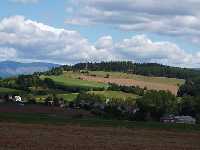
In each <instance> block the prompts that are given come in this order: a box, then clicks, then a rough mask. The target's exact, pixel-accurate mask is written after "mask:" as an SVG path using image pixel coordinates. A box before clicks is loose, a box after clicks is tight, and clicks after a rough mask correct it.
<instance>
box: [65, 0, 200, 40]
mask: <svg viewBox="0 0 200 150" xmlns="http://www.w3.org/2000/svg"><path fill="white" fill-rule="evenodd" d="M71 3H72V5H73V6H74V7H75V8H79V9H77V11H76V12H72V14H71V15H72V18H73V21H71V24H73V23H74V24H76V25H77V24H81V25H83V24H84V23H82V22H81V21H85V20H87V24H86V25H91V24H95V23H96V24H98V23H103V24H110V25H114V26H116V27H118V28H119V29H121V30H124V31H135V32H140V33H141V32H142V33H144V32H151V33H156V34H162V35H170V36H177V37H180V36H181V38H184V39H189V40H190V39H193V38H195V39H197V38H198V41H199V40H200V38H199V37H200V12H199V6H200V1H199V0H181V1H180V0H166V1H163V0H84V1H83V0H76V1H74V0H73V1H71ZM70 7H71V6H70ZM72 18H71V19H72ZM67 20H68V21H70V18H68V19H67ZM66 22H67V21H66ZM191 42H193V40H191Z"/></svg>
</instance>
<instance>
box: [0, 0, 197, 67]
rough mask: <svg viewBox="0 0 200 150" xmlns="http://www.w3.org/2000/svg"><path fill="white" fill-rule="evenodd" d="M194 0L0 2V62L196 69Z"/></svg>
mask: <svg viewBox="0 0 200 150" xmlns="http://www.w3.org/2000/svg"><path fill="white" fill-rule="evenodd" d="M199 9H200V1H199V0H167V1H163V0H2V1H0V61H5V60H13V61H21V62H33V61H43V62H52V63H59V64H74V63H78V62H87V61H90V62H100V61H118V60H120V61H121V60H124V61H133V62H141V63H143V62H155V63H161V64H164V65H170V66H178V67H192V68H194V67H195V68H196V67H197V68H200V49H199V46H200V11H199Z"/></svg>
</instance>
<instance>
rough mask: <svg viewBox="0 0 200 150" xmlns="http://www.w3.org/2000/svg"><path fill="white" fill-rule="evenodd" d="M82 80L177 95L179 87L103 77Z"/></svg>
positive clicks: (89, 77)
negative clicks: (168, 92) (162, 91)
mask: <svg viewBox="0 0 200 150" xmlns="http://www.w3.org/2000/svg"><path fill="white" fill-rule="evenodd" d="M80 79H82V80H87V81H96V82H101V83H116V84H119V85H125V86H139V87H141V88H144V87H147V89H149V90H164V91H170V92H172V93H173V94H175V95H176V94H177V92H178V86H176V85H168V84H161V83H152V82H146V81H138V80H133V79H122V78H103V77H92V76H81V77H80Z"/></svg>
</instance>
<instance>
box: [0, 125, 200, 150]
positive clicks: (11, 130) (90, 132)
mask: <svg viewBox="0 0 200 150" xmlns="http://www.w3.org/2000/svg"><path fill="white" fill-rule="evenodd" d="M199 139H200V133H199V132H176V131H167V130H159V129H127V128H111V127H83V126H80V125H50V124H48V125H42V124H22V123H4V122H1V123H0V146H1V147H0V149H1V150H10V149H12V150H26V149H28V150H44V149H48V150H55V149H59V150H66V149H67V150H199V149H200V143H199Z"/></svg>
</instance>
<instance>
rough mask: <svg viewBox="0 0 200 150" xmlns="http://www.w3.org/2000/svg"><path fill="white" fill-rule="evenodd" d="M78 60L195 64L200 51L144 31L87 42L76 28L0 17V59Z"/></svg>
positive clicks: (57, 61) (198, 59) (189, 65)
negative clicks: (129, 35)
mask: <svg viewBox="0 0 200 150" xmlns="http://www.w3.org/2000/svg"><path fill="white" fill-rule="evenodd" d="M8 59H9V60H22V61H24V60H26V61H48V62H56V63H64V64H65V63H76V62H81V61H110V60H131V61H136V62H157V63H162V64H167V65H174V66H182V67H195V66H199V63H200V52H197V53H196V54H190V53H188V52H186V51H185V50H184V49H181V48H180V47H179V46H178V45H176V44H175V43H172V42H167V41H152V40H151V39H150V38H148V37H147V36H145V35H137V36H133V37H131V38H127V39H122V40H120V41H118V42H114V41H113V38H112V37H111V36H109V35H108V36H103V37H100V38H99V39H98V40H97V41H96V42H94V43H91V42H89V41H88V39H86V38H85V37H83V36H82V35H80V33H79V32H77V31H71V30H66V29H60V28H54V27H52V26H49V25H45V24H43V23H40V22H36V21H33V20H29V19H26V18H24V17H23V16H13V17H9V18H4V19H2V20H1V21H0V60H8Z"/></svg>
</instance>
